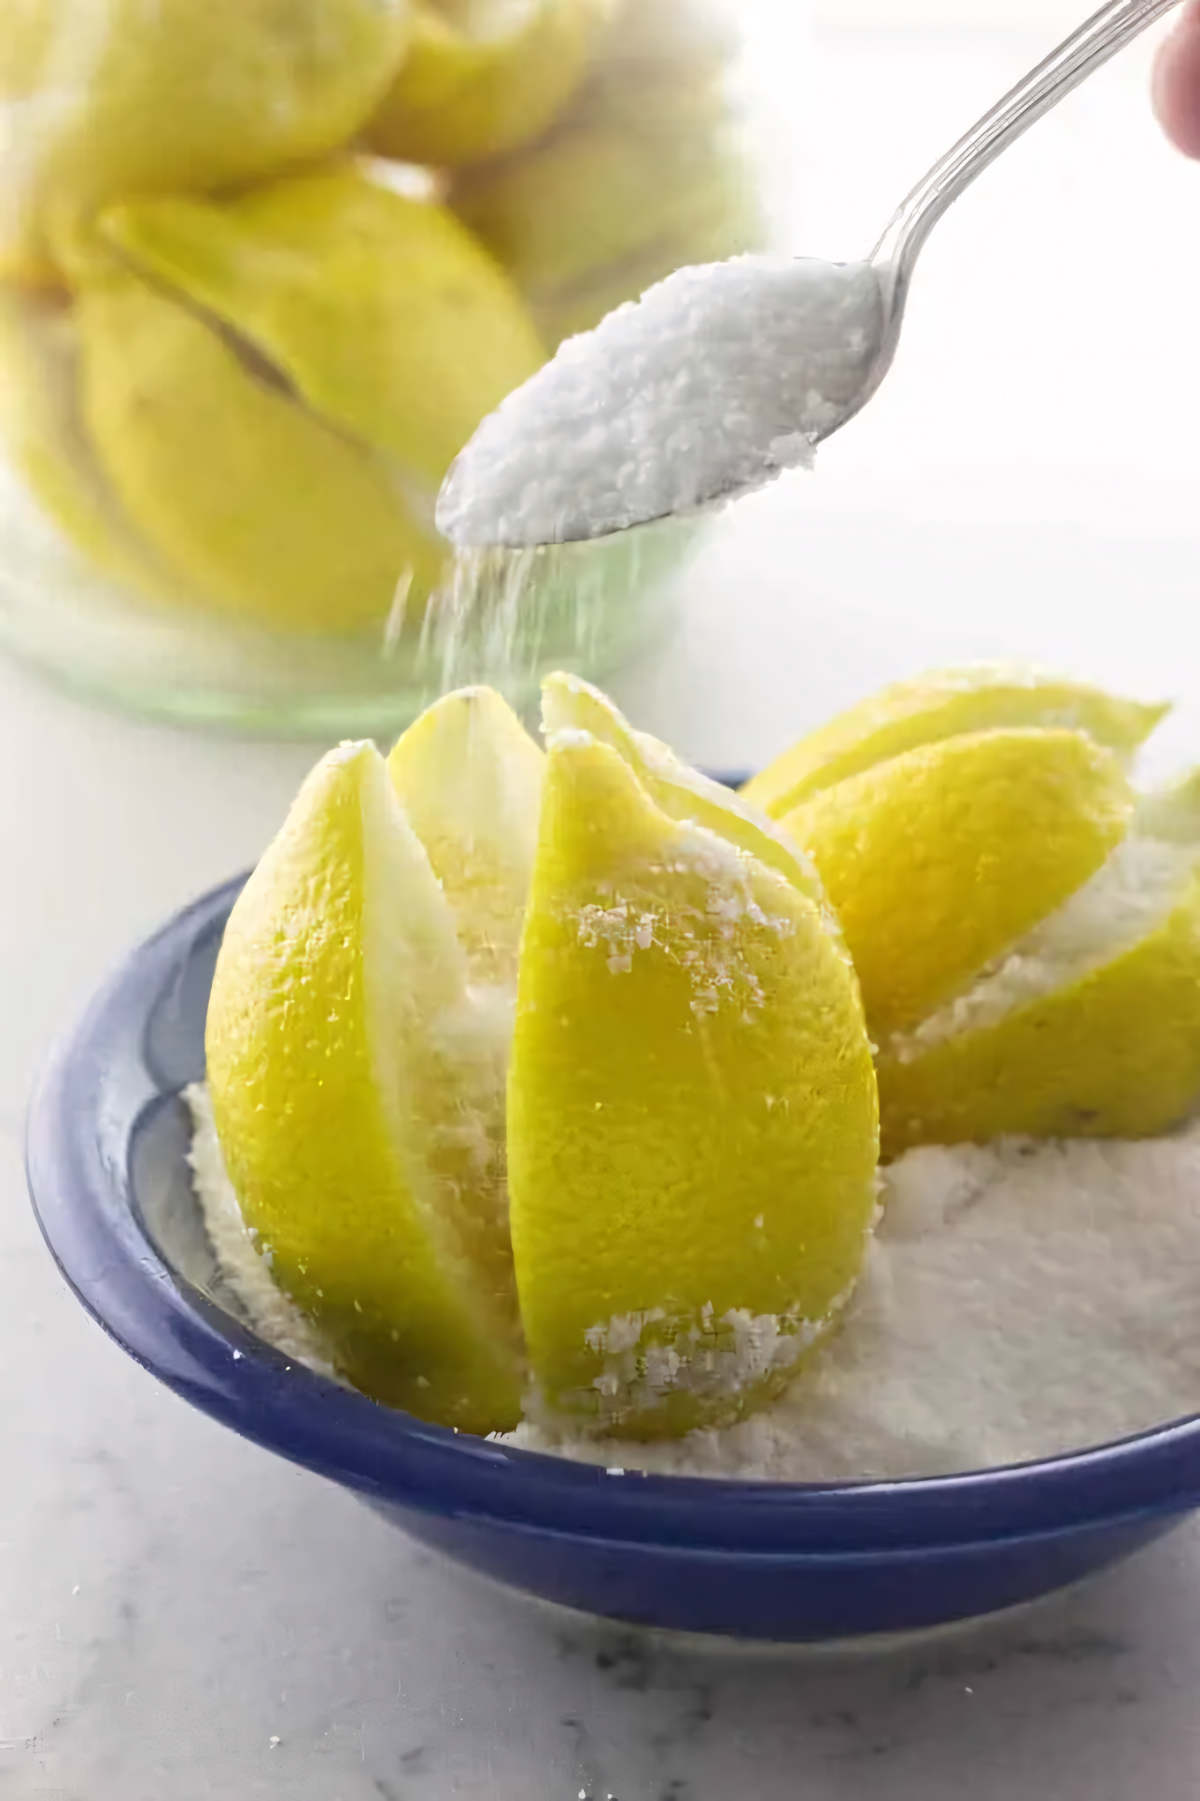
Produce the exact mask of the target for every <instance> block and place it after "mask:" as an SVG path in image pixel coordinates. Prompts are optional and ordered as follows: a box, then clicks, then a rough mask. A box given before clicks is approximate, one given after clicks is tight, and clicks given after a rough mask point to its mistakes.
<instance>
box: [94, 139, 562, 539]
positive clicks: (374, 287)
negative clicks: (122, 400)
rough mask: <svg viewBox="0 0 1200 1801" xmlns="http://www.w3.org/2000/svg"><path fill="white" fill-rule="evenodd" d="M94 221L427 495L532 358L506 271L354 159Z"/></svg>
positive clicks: (526, 322)
mask: <svg viewBox="0 0 1200 1801" xmlns="http://www.w3.org/2000/svg"><path fill="white" fill-rule="evenodd" d="M101 229H102V232H103V235H104V237H105V238H106V239H107V240H108V242H109V243H111V244H113V245H114V246H116V247H117V248H118V249H119V250H120V252H121V253H122V255H123V256H124V257H125V258H127V259H128V260H129V261H130V262H131V263H132V265H133V266H134V267H135V268H136V269H137V270H138V271H139V272H140V273H142V274H143V275H145V276H147V277H149V278H151V279H152V280H154V281H155V282H156V283H159V284H161V285H163V286H164V287H165V288H166V289H167V290H168V291H169V292H170V293H172V294H173V295H174V296H176V297H177V298H178V299H179V301H180V302H182V303H183V304H186V305H190V306H198V307H201V308H203V309H204V311H205V312H206V313H209V314H211V315H212V317H213V318H214V319H215V320H216V321H218V322H219V323H220V325H222V326H224V327H227V328H228V329H229V330H231V331H232V332H234V333H235V334H236V335H237V337H238V339H239V340H241V341H242V342H244V343H245V345H246V346H247V347H248V349H249V351H250V352H251V354H252V355H256V356H258V357H260V358H262V359H264V360H265V370H266V371H267V372H270V371H274V372H275V373H276V376H277V379H278V381H279V383H280V384H281V385H287V386H289V387H290V388H291V389H292V390H294V392H295V394H296V395H297V397H298V398H299V399H300V400H301V401H303V402H304V404H305V405H306V406H308V407H309V408H310V409H311V410H312V411H313V412H314V413H315V414H317V415H318V417H320V418H321V419H323V420H325V421H326V422H327V423H329V424H332V425H334V426H337V427H340V428H341V429H343V430H344V431H346V432H348V433H350V434H351V435H352V436H353V437H354V438H355V439H356V440H357V441H359V442H360V443H362V444H365V445H368V446H370V447H372V448H374V449H376V450H381V451H386V452H387V453H388V454H389V456H390V457H392V458H394V459H395V461H396V463H397V465H398V466H399V472H400V473H401V474H402V475H403V476H405V477H407V478H408V479H410V480H411V481H413V482H414V483H416V484H419V485H420V486H421V487H422V488H423V489H424V490H425V498H426V502H427V504H428V507H429V508H430V510H431V509H432V502H433V496H434V494H435V493H436V490H437V487H438V485H439V484H440V482H441V479H442V477H443V475H444V474H445V473H446V470H447V468H448V467H449V465H450V462H451V460H452V458H453V457H454V456H455V455H456V454H457V453H458V451H460V450H461V449H462V447H463V445H464V444H465V443H466V441H467V439H468V438H469V437H470V436H471V434H472V432H473V431H474V430H475V427H476V426H477V425H478V424H479V422H480V420H481V419H482V418H483V417H484V415H485V414H486V413H489V412H491V411H492V410H493V408H494V407H496V406H498V405H499V403H500V401H501V400H502V399H503V398H504V396H505V395H506V394H507V393H508V392H509V391H510V389H512V388H514V387H517V386H519V385H520V384H521V383H522V382H523V381H525V380H526V379H527V377H529V376H530V375H532V374H533V372H534V371H535V369H537V368H538V366H539V365H540V363H541V362H542V361H543V360H544V355H545V353H544V351H543V348H542V344H541V341H540V340H539V338H538V336H537V333H536V332H535V330H534V328H533V325H532V323H531V321H530V319H529V316H528V314H527V312H526V310H525V308H524V307H523V306H522V304H521V302H520V301H519V299H518V298H517V296H516V294H515V293H514V292H513V289H512V285H511V283H510V282H509V281H508V279H507V278H506V277H505V276H504V275H503V274H502V273H501V271H500V270H499V268H497V266H496V264H495V262H494V261H493V260H492V258H491V257H490V256H489V255H488V254H487V252H486V251H484V250H483V249H481V248H480V246H479V245H478V244H477V243H475V241H474V240H473V239H472V238H471V236H470V235H469V233H467V232H466V231H464V229H463V227H462V226H461V225H460V224H459V222H458V221H457V220H456V219H455V217H454V215H453V214H452V213H450V212H448V211H447V210H446V209H445V208H444V207H441V206H438V205H436V204H434V203H432V202H430V201H428V200H419V199H414V198H411V197H410V196H408V195H406V194H400V193H397V192H395V191H394V190H393V189H392V188H391V187H389V186H388V184H387V182H386V181H385V180H384V179H383V178H382V177H381V176H380V175H379V173H378V172H377V171H376V170H373V169H372V168H371V167H370V166H369V165H366V164H363V163H360V162H346V163H342V164H339V165H334V166H332V167H330V168H326V169H323V170H320V171H317V172H315V173H312V174H309V175H303V176H296V177H293V178H292V179H290V180H287V181H281V182H274V183H271V184H269V185H267V186H265V187H261V188H257V189H255V190H254V191H253V192H251V193H248V194H244V195H240V196H239V197H237V198H236V199H233V200H229V201H226V202H217V201H204V200H196V199H187V198H176V197H168V198H164V199H154V200H146V201H139V202H132V203H129V204H126V205H121V206H117V207H114V208H112V209H110V210H109V211H108V212H107V213H105V215H104V217H103V219H102V222H101Z"/></svg>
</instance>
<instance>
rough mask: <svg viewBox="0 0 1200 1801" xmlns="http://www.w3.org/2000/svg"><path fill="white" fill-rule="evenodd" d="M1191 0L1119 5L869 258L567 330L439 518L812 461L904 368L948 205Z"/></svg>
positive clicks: (472, 535) (759, 271) (490, 533)
mask: <svg viewBox="0 0 1200 1801" xmlns="http://www.w3.org/2000/svg"><path fill="white" fill-rule="evenodd" d="M1178 3H1179V0H1107V4H1106V5H1104V6H1102V7H1100V9H1099V11H1097V12H1095V13H1093V14H1092V16H1091V17H1090V18H1088V19H1086V20H1085V21H1084V22H1083V24H1081V25H1080V26H1078V27H1077V28H1076V30H1075V31H1073V32H1072V33H1071V34H1070V35H1069V36H1068V37H1067V38H1065V39H1064V40H1063V42H1062V43H1061V44H1059V45H1058V47H1057V48H1056V49H1055V50H1053V51H1051V53H1050V54H1049V55H1048V56H1047V57H1045V58H1044V59H1043V60H1042V61H1041V62H1040V63H1038V64H1037V66H1036V67H1035V68H1033V69H1031V70H1030V72H1029V73H1028V74H1027V75H1026V76H1025V77H1024V78H1023V79H1022V80H1021V81H1019V82H1018V83H1017V84H1016V86H1015V87H1013V88H1011V89H1010V90H1009V91H1008V93H1006V94H1005V95H1003V96H1002V98H1001V99H1000V100H999V101H997V103H996V105H995V106H993V107H992V108H991V109H990V110H989V111H988V112H987V113H985V114H984V115H983V117H982V118H981V119H979V120H978V121H977V122H976V124H975V125H973V126H972V127H971V128H970V130H969V131H967V132H966V133H964V135H963V136H962V137H961V138H959V139H958V141H957V142H956V143H955V144H953V145H952V146H951V147H950V149H949V150H948V151H947V152H946V154H945V155H944V156H942V157H940V158H939V160H938V161H937V162H936V163H935V164H934V165H933V166H932V168H931V169H929V171H928V172H927V173H926V174H925V175H924V176H923V177H922V179H921V180H920V181H919V182H918V183H917V185H916V186H915V187H914V188H913V189H912V190H911V192H910V193H909V194H908V195H907V196H906V198H905V199H904V200H903V201H902V203H901V205H900V206H899V207H898V208H897V210H896V212H895V213H894V214H893V216H892V218H891V220H890V221H889V223H888V225H887V227H886V229H885V230H884V232H883V234H882V236H881V237H880V239H879V241H878V243H877V244H876V245H875V248H874V250H873V251H872V252H871V255H870V257H869V259H868V260H867V261H866V262H865V263H818V262H816V261H815V260H814V259H791V260H783V259H778V258H771V257H742V258H735V259H733V261H732V262H729V263H712V264H707V265H702V266H700V267H699V268H691V269H682V270H678V271H676V273H675V274H674V275H671V276H668V277H667V279H666V281H664V282H660V283H658V285H657V286H656V287H653V288H651V289H649V290H648V291H647V293H646V294H644V295H643V296H642V299H641V300H640V301H638V302H636V303H634V304H633V305H630V306H625V307H621V308H618V309H617V311H616V312H615V313H610V314H609V315H608V317H607V318H606V319H603V320H601V322H600V324H599V325H598V326H597V327H596V329H595V330H594V331H592V332H587V333H584V334H583V335H581V336H580V337H578V338H573V339H568V340H567V342H566V343H565V344H563V345H561V346H560V347H559V350H558V352H557V354H556V355H555V356H554V357H553V358H552V359H551V361H550V362H549V363H547V364H546V365H545V366H544V368H542V369H540V370H539V371H538V373H537V374H536V375H534V376H533V377H532V378H531V379H530V380H529V381H528V382H526V383H525V385H524V386H523V387H521V388H519V389H517V390H516V392H515V393H514V394H511V395H509V397H508V399H507V400H505V401H504V402H503V403H502V405H501V406H500V407H499V408H498V409H497V411H496V412H494V413H492V414H491V415H490V416H489V417H488V418H487V419H485V420H484V421H483V423H482V425H481V426H480V427H479V428H478V430H477V431H476V433H475V435H474V437H473V438H472V439H471V440H470V442H469V443H468V444H467V445H466V447H465V449H463V450H462V451H461V452H460V453H459V455H458V457H457V458H456V460H455V462H454V464H453V465H452V467H451V469H450V471H449V473H448V475H447V477H446V480H445V482H444V483H443V485H442V490H441V493H440V495H439V497H438V505H437V523H438V526H439V528H440V529H441V530H442V531H443V532H444V533H445V535H446V537H448V538H449V539H450V540H451V542H452V543H454V544H455V545H456V546H457V547H458V548H459V549H460V550H465V549H472V548H480V547H484V546H493V545H499V546H507V547H509V548H513V549H515V548H521V547H531V546H534V545H538V544H545V543H555V542H565V541H577V540H583V539H589V538H598V537H605V536H608V535H610V534H612V533H614V532H619V531H624V530H627V529H629V528H630V527H632V526H636V525H644V524H648V523H650V522H651V521H652V520H657V519H662V518H664V517H667V516H670V515H673V514H686V513H689V512H694V511H696V510H698V509H700V508H708V507H712V506H717V505H720V504H722V503H724V502H726V501H729V500H734V499H736V498H737V497H738V496H739V495H742V494H745V493H748V492H749V491H750V490H752V489H754V488H758V487H762V486H763V485H764V484H765V483H767V482H770V481H772V480H774V479H775V477H776V476H777V475H779V474H780V473H781V472H782V471H783V470H784V469H787V468H791V467H795V466H797V465H803V464H807V463H810V462H811V460H812V454H813V450H814V448H815V446H816V445H817V444H819V443H821V442H823V441H824V439H826V438H828V437H830V436H832V434H833V433H834V432H835V431H840V430H841V428H842V426H843V425H845V424H847V423H848V421H849V420H851V419H853V418H854V417H855V416H856V415H857V414H858V413H860V412H861V411H862V409H863V407H864V406H866V404H867V402H868V401H869V400H870V399H871V398H872V396H873V395H874V394H875V393H876V392H877V390H878V388H879V386H880V384H881V383H882V381H883V379H884V377H885V375H886V374H887V372H888V370H889V368H890V367H891V364H892V361H893V359H894V357H895V354H896V350H897V347H898V345H899V341H900V331H901V326H902V324H903V319H904V308H905V303H906V301H907V298H908V292H909V286H910V283H911V279H912V274H913V269H914V267H915V265H916V261H917V258H918V256H919V255H920V252H921V250H922V248H923V246H924V244H925V243H926V241H927V239H928V237H929V234H930V232H931V231H932V230H933V227H934V226H935V225H936V223H937V221H938V220H939V219H940V218H941V217H942V214H943V213H944V212H945V211H946V209H947V208H948V207H949V206H950V205H951V204H952V203H953V202H954V201H955V200H956V199H957V198H958V196H959V195H960V194H961V193H963V191H964V190H965V189H966V188H967V187H968V186H969V185H970V184H971V182H973V181H974V180H975V178H976V176H978V175H980V174H981V173H982V172H983V170H984V169H986V168H987V167H988V166H989V165H990V164H991V163H992V162H994V161H995V159H996V157H997V156H999V155H1000V153H1001V151H1003V150H1005V149H1007V147H1008V146H1009V144H1011V143H1013V142H1014V141H1015V140H1016V139H1017V138H1018V137H1020V136H1021V135H1022V134H1023V133H1024V132H1025V131H1027V130H1028V128H1029V126H1030V125H1032V124H1033V123H1034V121H1035V120H1037V119H1040V118H1041V117H1042V116H1043V114H1045V113H1047V112H1048V111H1049V110H1050V109H1051V107H1053V106H1055V105H1057V103H1058V101H1059V100H1061V99H1062V98H1063V97H1064V96H1065V95H1066V94H1068V93H1070V92H1071V90H1072V89H1073V88H1075V87H1077V86H1078V85H1079V83H1080V82H1081V81H1083V80H1084V79H1085V78H1086V77H1087V76H1088V75H1090V74H1091V73H1092V72H1093V71H1094V70H1095V69H1098V68H1099V67H1100V66H1101V65H1102V64H1103V63H1105V62H1107V61H1108V60H1109V58H1110V57H1112V56H1114V55H1115V54H1116V52H1117V51H1118V50H1121V49H1122V48H1123V47H1124V46H1125V45H1126V44H1128V43H1129V42H1130V41H1131V40H1132V39H1133V38H1135V37H1136V36H1138V34H1139V33H1140V32H1142V31H1143V30H1145V28H1146V27H1147V26H1148V25H1150V24H1151V23H1153V21H1154V20H1156V19H1158V18H1159V17H1161V16H1162V15H1163V14H1164V13H1166V12H1169V11H1170V10H1171V8H1172V7H1174V6H1176V5H1177V4H1178ZM756 333H762V334H765V335H764V336H762V338H761V341H759V342H757V343H756Z"/></svg>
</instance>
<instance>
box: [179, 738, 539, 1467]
mask: <svg viewBox="0 0 1200 1801" xmlns="http://www.w3.org/2000/svg"><path fill="white" fill-rule="evenodd" d="M467 976H468V971H467V962H466V957H465V954H464V951H463V948H462V946H461V944H460V943H459V940H458V936H457V933H456V929H455V922H454V918H453V915H452V912H451V909H450V906H449V904H448V902H447V900H446V897H445V896H444V894H443V892H442V889H441V887H440V885H439V883H438V881H437V878H436V877H435V875H434V873H433V871H432V869H431V867H430V864H429V859H428V857H427V856H426V854H425V852H424V850H423V849H422V847H421V844H420V842H419V840H418V839H417V837H416V835H415V834H414V833H413V831H412V829H411V827H410V826H409V824H408V822H407V821H406V819H405V817H404V813H403V810H402V809H401V806H400V803H399V801H398V799H397V797H396V793H395V789H394V787H393V785H392V782H391V780H390V778H389V775H388V771H387V767H386V765H385V763H384V761H383V758H382V757H381V756H380V755H379V753H378V752H377V751H376V750H375V749H374V747H373V746H371V745H369V744H349V745H343V746H342V747H341V749H340V750H337V751H333V752H331V753H330V754H329V755H328V756H327V757H325V758H324V759H323V760H322V761H321V762H320V763H319V764H318V765H317V768H316V769H315V770H314V772H313V773H312V775H311V776H310V777H309V778H308V780H307V781H306V783H305V784H304V786H303V788H302V789H301V791H300V794H299V795H298V797H297V799H296V801H295V803H294V805H293V807H292V809H291V812H290V814H289V816H288V819H287V821H286V823H285V824H284V826H283V829H282V830H281V832H280V833H279V836H278V837H277V838H276V839H275V841H274V843H273V844H272V845H271V846H270V848H269V849H268V850H267V852H266V854H265V856H264V857H263V859H262V861H261V862H260V863H259V865H258V868H257V869H256V870H255V872H254V874H253V875H252V876H251V878H250V880H249V882H248V883H247V885H246V887H245V889H244V890H243V892H242V894H241V896H240V897H239V899H238V901H237V903H236V905H235V907H234V909H233V912H232V914H231V916H230V919H229V923H228V926H227V927H226V932H225V937H224V941H223V943H222V946H221V952H220V956H219V958H218V962H217V968H216V974H215V977H214V981H213V988H212V996H211V1000H210V1003H209V1012H208V1026H207V1034H206V1048H207V1056H208V1081H209V1087H210V1091H211V1095H212V1103H213V1113H214V1118H215V1121H216V1126H217V1132H218V1136H219V1139H220V1143H221V1149H222V1152H223V1154H224V1158H225V1163H226V1167H227V1168H228V1171H229V1175H230V1179H231V1181H232V1183H233V1186H234V1189H235V1192H236V1193H237V1196H238V1199H239V1202H240V1204H241V1208H242V1213H243V1217H244V1218H245V1220H246V1223H247V1225H248V1226H249V1227H250V1228H251V1230H252V1232H253V1233H254V1234H255V1237H256V1240H257V1243H258V1246H259V1248H260V1250H261V1251H262V1252H263V1254H264V1255H267V1256H269V1257H270V1261H271V1269H272V1273H273V1275H274V1277H275V1279H276V1281H277V1282H278V1283H279V1285H280V1287H281V1288H282V1289H283V1290H284V1291H285V1292H286V1293H287V1294H288V1295H290V1296H291V1298H292V1299H293V1300H294V1301H295V1302H296V1304H297V1305H298V1306H299V1307H300V1309H301V1310H302V1312H303V1313H304V1314H305V1315H306V1317H307V1318H309V1319H310V1320H311V1321H312V1322H314V1323H315V1324H316V1325H317V1326H318V1328H319V1329H320V1330H321V1332H322V1333H323V1335H324V1336H325V1338H326V1340H327V1341H328V1343H329V1345H330V1348H331V1352H332V1355H333V1357H334V1360H335V1362H336V1364H337V1365H338V1367H339V1368H340V1369H341V1370H342V1371H343V1372H344V1373H345V1374H346V1375H347V1376H348V1377H349V1379H350V1380H352V1381H353V1382H354V1383H356V1384H357V1386H359V1387H360V1388H362V1389H364V1390H365V1391H366V1392H367V1393H369V1394H372V1395H375V1396H377V1397H378V1398H379V1399H381V1400H384V1401H387V1402H390V1403H391V1404H393V1405H396V1406H401V1407H405V1408H408V1409H409V1410H410V1411H412V1412H414V1413H416V1414H418V1415H420V1416H421V1417H422V1418H425V1419H430V1420H437V1421H440V1422H442V1423H444V1424H449V1425H455V1426H459V1427H462V1428H463V1429H465V1430H469V1431H473V1432H488V1431H492V1430H499V1429H503V1428H508V1427H511V1426H512V1425H513V1424H515V1422H516V1419H517V1417H518V1413H519V1391H520V1348H519V1333H518V1326H517V1315H516V1306H515V1297H514V1292H513V1279H512V1267H511V1259H510V1255H509V1249H508V1237H507V1226H506V1221H505V1216H504V1204H503V1159H502V1154H501V1150H502V1134H503V1126H502V1111H503V1079H504V1078H503V1071H504V1061H505V1051H506V1044H505V1041H504V1034H503V1033H499V1034H498V1033H497V1032H496V1030H495V1022H494V1019H493V1018H492V1017H491V1016H490V1015H489V1014H488V1013H487V1012H486V1011H485V1012H484V1013H482V1014H480V1013H478V1012H477V1010H476V1009H475V1008H474V1006H473V1002H472V997H471V993H470V990H469V986H468V980H467Z"/></svg>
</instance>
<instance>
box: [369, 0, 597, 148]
mask: <svg viewBox="0 0 1200 1801" xmlns="http://www.w3.org/2000/svg"><path fill="white" fill-rule="evenodd" d="M602 10H603V9H602V5H601V4H600V0H416V4H415V5H414V7H413V30H412V38H411V41H410V44H409V49H408V54H407V56H406V57H405V59H404V61H403V63H402V64H401V66H400V69H399V70H398V72H397V74H396V76H395V79H394V80H393V82H392V85H391V87H390V89H389V90H388V93H387V94H386V96H385V98H384V100H383V103H382V105H381V106H380V108H379V110H378V111H377V112H376V114H375V116H374V117H373V119H372V120H371V122H370V124H369V125H368V126H367V130H366V138H367V141H368V143H369V144H370V145H371V146H372V148H373V149H375V150H378V151H379V152H380V153H381V154H382V155H384V156H391V157H397V158H399V159H400V160H401V161H402V162H412V163H432V164H435V165H442V166H445V167H457V166H458V165H460V164H462V163H474V162H482V161H484V160H485V159H487V158H488V157H493V156H500V155H503V154H504V153H506V152H507V151H510V150H515V149H517V148H518V147H519V146H520V145H522V144H527V143H529V142H530V141H531V140H532V139H534V138H539V137H541V135H542V133H543V132H544V131H545V130H546V129H547V127H548V126H550V125H551V124H552V123H553V121H554V120H555V118H556V117H557V116H558V114H559V113H560V112H561V111H562V109H563V107H564V106H565V105H566V103H567V101H568V100H569V99H570V98H571V95H572V93H573V92H574V90H575V89H576V87H577V86H578V85H579V81H580V79H581V77H582V75H583V72H584V70H585V68H586V66H587V61H588V52H589V50H590V48H591V43H592V38H593V35H594V33H595V29H596V23H597V18H598V17H599V15H600V14H601V12H602Z"/></svg>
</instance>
